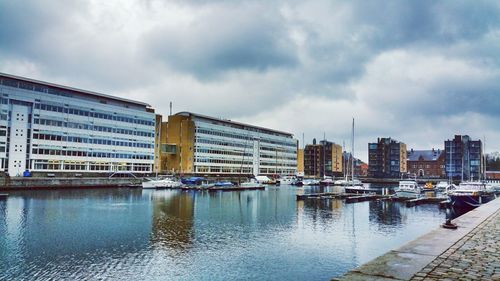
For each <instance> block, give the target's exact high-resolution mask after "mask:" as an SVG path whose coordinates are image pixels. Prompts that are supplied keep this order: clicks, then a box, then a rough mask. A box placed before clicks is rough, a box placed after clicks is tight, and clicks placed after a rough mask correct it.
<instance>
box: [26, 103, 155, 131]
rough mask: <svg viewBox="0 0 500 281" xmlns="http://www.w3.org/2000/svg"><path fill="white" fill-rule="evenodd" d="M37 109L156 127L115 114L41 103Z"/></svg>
mask: <svg viewBox="0 0 500 281" xmlns="http://www.w3.org/2000/svg"><path fill="white" fill-rule="evenodd" d="M35 109H40V110H46V111H54V112H60V113H68V114H73V115H80V116H86V117H94V118H100V119H106V120H113V121H120V122H127V123H133V124H140V125H147V126H154V125H155V122H154V121H149V120H144V119H138V118H134V117H127V116H120V115H115V114H107V113H100V112H94V111H87V110H83V109H76V108H67V107H62V106H56V105H50V104H39V103H36V104H35Z"/></svg>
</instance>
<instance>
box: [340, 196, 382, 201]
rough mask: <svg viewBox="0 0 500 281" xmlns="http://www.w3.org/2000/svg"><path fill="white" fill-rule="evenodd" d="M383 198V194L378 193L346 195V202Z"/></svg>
mask: <svg viewBox="0 0 500 281" xmlns="http://www.w3.org/2000/svg"><path fill="white" fill-rule="evenodd" d="M381 198H383V196H382V195H376V194H369V195H357V196H350V197H346V198H345V202H346V203H357V202H364V201H370V200H376V199H381Z"/></svg>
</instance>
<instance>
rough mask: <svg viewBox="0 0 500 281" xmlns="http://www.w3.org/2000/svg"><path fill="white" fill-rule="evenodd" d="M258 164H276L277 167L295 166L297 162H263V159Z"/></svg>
mask: <svg viewBox="0 0 500 281" xmlns="http://www.w3.org/2000/svg"><path fill="white" fill-rule="evenodd" d="M260 165H261V166H273V167H275V166H278V167H297V163H282V162H278V163H276V161H275V162H265V161H261V162H260Z"/></svg>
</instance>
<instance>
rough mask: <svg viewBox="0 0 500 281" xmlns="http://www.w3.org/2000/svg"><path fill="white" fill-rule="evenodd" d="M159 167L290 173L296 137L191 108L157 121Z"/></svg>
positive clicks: (207, 171) (189, 170) (294, 166)
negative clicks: (160, 132)
mask: <svg viewBox="0 0 500 281" xmlns="http://www.w3.org/2000/svg"><path fill="white" fill-rule="evenodd" d="M163 128H164V129H165V132H166V138H165V139H164V140H163V138H162V148H161V153H162V154H164V155H166V156H165V157H164V159H163V158H162V162H163V163H165V164H163V163H162V169H163V171H165V172H168V173H177V174H195V175H276V174H279V175H295V174H296V172H297V146H298V143H297V140H296V139H294V138H293V135H292V134H290V133H286V132H281V131H277V130H272V129H267V128H263V127H258V126H253V125H249V124H243V123H239V122H234V121H231V120H226V119H219V118H214V117H209V116H205V115H201V114H195V113H191V112H180V113H177V114H175V115H171V116H169V117H168V122H167V123H166V124H164V125H163Z"/></svg>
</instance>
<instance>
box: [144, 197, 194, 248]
mask: <svg viewBox="0 0 500 281" xmlns="http://www.w3.org/2000/svg"><path fill="white" fill-rule="evenodd" d="M154 194H155V196H153V197H152V200H153V226H152V228H153V229H152V236H151V241H152V243H153V244H155V245H157V246H166V247H169V248H184V247H186V246H188V245H189V244H191V241H192V240H191V238H192V235H193V215H194V200H193V198H192V195H191V193H185V192H177V191H170V190H167V191H166V192H165V193H163V192H162V193H158V192H157V193H154Z"/></svg>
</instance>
